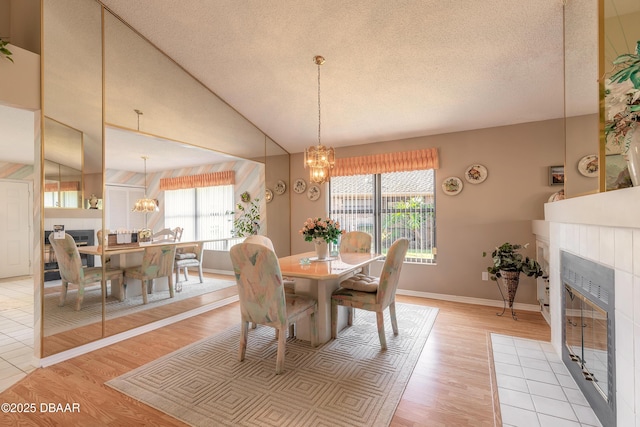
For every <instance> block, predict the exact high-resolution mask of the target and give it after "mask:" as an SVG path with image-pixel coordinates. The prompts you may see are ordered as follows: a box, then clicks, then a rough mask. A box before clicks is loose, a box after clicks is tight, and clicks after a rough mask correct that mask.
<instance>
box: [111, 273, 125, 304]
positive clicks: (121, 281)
mask: <svg viewBox="0 0 640 427" xmlns="http://www.w3.org/2000/svg"><path fill="white" fill-rule="evenodd" d="M113 282H114V281H113V280H112V281H111V286H112V288H111V292H113ZM115 282H116V284H117V286H118V288H119V289H120V292H119V293H120V302H122V301H124V297H125V293H126V288H125V286H124V278H122V277H119V278H118V279H116V280H115Z"/></svg>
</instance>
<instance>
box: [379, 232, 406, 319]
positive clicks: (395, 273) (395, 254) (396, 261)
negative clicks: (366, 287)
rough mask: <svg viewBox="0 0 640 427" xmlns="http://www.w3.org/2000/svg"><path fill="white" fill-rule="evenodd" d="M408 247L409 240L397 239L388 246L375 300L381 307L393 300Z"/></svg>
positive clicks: (386, 305)
mask: <svg viewBox="0 0 640 427" xmlns="http://www.w3.org/2000/svg"><path fill="white" fill-rule="evenodd" d="M408 249H409V240H407V239H398V240H396V241H395V242H393V244H392V245H391V247H390V248H389V251H388V252H387V257H386V259H385V261H384V265H383V266H382V270H381V271H380V279H379V283H378V292H377V293H376V302H377V303H378V304H380V305H381V306H382V307H388V306H389V304H391V302H392V301H395V298H396V290H397V289H398V281H399V279H400V271H401V270H402V266H403V265H404V257H405V256H406V255H407V250H408Z"/></svg>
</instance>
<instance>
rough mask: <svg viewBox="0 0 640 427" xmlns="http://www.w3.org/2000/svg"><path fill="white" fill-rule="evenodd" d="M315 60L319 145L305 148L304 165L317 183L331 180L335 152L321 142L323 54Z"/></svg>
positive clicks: (312, 179)
mask: <svg viewBox="0 0 640 427" xmlns="http://www.w3.org/2000/svg"><path fill="white" fill-rule="evenodd" d="M313 61H314V62H315V63H316V64H317V65H318V145H316V146H311V147H309V148H307V149H306V150H304V167H305V168H309V181H311V182H315V183H317V184H323V183H325V182H329V180H330V179H331V174H330V170H331V169H332V168H333V165H334V163H335V152H334V150H333V148H332V147H325V146H324V145H322V144H321V143H320V124H321V121H320V66H321V65H322V64H324V58H323V57H322V56H315V57H314V58H313Z"/></svg>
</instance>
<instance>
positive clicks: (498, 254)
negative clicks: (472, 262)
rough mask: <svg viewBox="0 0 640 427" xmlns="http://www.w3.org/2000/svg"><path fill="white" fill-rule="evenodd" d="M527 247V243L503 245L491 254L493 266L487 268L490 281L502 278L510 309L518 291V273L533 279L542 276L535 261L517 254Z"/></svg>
mask: <svg viewBox="0 0 640 427" xmlns="http://www.w3.org/2000/svg"><path fill="white" fill-rule="evenodd" d="M527 246H529V244H528V243H527V244H524V245H519V244H512V243H508V242H507V243H503V244H502V245H501V246H498V247H497V248H496V249H495V250H494V251H493V252H492V253H491V259H492V260H493V265H492V266H490V267H487V271H488V272H489V274H490V275H491V280H495V281H498V277H501V278H502V281H503V284H504V286H505V288H506V290H507V294H508V297H509V307H510V308H513V300H514V299H515V296H516V291H517V290H518V283H519V281H520V273H523V274H525V275H526V276H529V277H535V278H538V277H540V276H542V275H543V274H544V272H543V271H542V267H540V264H538V262H537V261H536V260H535V259H532V258H529V257H525V256H523V255H522V254H521V253H520V252H519V250H520V249H523V248H526V247H527ZM482 256H483V257H485V256H487V253H486V252H483V253H482Z"/></svg>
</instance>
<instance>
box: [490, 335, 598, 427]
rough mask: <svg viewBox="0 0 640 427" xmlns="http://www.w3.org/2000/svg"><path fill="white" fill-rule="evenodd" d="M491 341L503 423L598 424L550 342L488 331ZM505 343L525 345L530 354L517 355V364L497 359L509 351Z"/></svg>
mask: <svg viewBox="0 0 640 427" xmlns="http://www.w3.org/2000/svg"><path fill="white" fill-rule="evenodd" d="M491 343H492V345H491V346H492V354H491V355H492V364H493V369H494V372H495V378H496V387H497V389H498V393H497V398H498V401H499V404H500V412H501V415H502V425H503V426H505V427H508V426H518V427H522V426H542V427H545V426H550V427H551V426H552V427H563V426H576V427H593V426H600V427H601V424H600V422H599V421H598V419H597V417H596V416H595V413H594V412H593V410H592V409H591V407H590V406H588V403H587V401H586V399H585V397H584V395H583V394H582V391H581V390H580V389H579V388H578V386H577V384H576V382H575V381H574V379H573V378H572V377H571V375H570V374H569V371H568V370H567V368H566V366H565V365H564V364H563V363H562V361H561V359H560V356H558V355H557V354H556V353H555V350H553V347H552V346H551V344H550V343H548V342H542V341H536V340H527V339H523V338H517V337H510V336H507V335H498V334H491ZM508 346H512V347H513V349H514V350H517V351H522V350H524V349H528V350H530V353H529V354H530V356H527V357H519V361H520V366H518V365H514V364H509V363H504V362H498V359H500V358H504V357H505V356H506V355H509V354H511V351H510V350H509V349H508V348H507V347H508ZM496 348H499V349H500V351H497V350H496ZM531 355H535V356H536V357H538V358H539V359H535V358H533V357H531ZM510 360H511V361H513V359H510ZM527 364H529V365H535V366H537V367H538V368H544V369H535V368H532V367H531V366H526V365H527ZM531 402H533V408H532V407H531V406H529V405H530V403H531Z"/></svg>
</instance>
